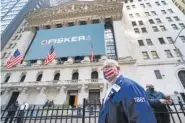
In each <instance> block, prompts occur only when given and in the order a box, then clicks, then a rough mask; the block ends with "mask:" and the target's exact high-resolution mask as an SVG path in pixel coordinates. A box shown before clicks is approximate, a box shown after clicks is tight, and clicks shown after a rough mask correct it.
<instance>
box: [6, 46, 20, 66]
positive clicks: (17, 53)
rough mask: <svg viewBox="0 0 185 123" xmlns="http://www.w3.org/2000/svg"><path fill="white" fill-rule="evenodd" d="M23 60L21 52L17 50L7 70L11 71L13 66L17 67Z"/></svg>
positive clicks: (9, 61)
mask: <svg viewBox="0 0 185 123" xmlns="http://www.w3.org/2000/svg"><path fill="white" fill-rule="evenodd" d="M22 60H23V56H22V55H21V53H20V52H19V50H18V49H17V50H16V51H15V52H14V54H13V56H11V57H10V59H9V60H8V62H7V68H8V69H10V68H12V67H13V66H15V65H17V64H18V63H21V61H22Z"/></svg>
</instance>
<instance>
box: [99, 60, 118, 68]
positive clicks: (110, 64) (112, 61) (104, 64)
mask: <svg viewBox="0 0 185 123" xmlns="http://www.w3.org/2000/svg"><path fill="white" fill-rule="evenodd" d="M105 66H116V67H119V64H118V62H117V61H115V60H112V59H107V60H106V61H104V63H103V67H105Z"/></svg>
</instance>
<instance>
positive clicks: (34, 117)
mask: <svg viewBox="0 0 185 123" xmlns="http://www.w3.org/2000/svg"><path fill="white" fill-rule="evenodd" d="M184 107H185V104H182V103H181V104H172V105H167V108H168V111H167V112H155V114H156V115H163V114H168V115H169V116H170V119H171V123H185V108H184ZM99 110H100V104H88V103H87V102H86V101H85V99H84V102H83V105H81V106H78V107H70V106H66V105H54V106H51V107H44V106H38V105H33V106H31V108H29V109H27V110H20V108H19V109H18V110H16V111H15V110H14V111H13V110H12V111H9V110H5V108H2V109H1V123H97V122H98V116H99ZM7 120H9V122H6V121H7ZM10 120H12V122H11V121H10ZM158 123H162V122H161V121H158Z"/></svg>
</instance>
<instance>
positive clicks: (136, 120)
mask: <svg viewBox="0 0 185 123" xmlns="http://www.w3.org/2000/svg"><path fill="white" fill-rule="evenodd" d="M103 74H104V78H105V79H106V81H107V83H108V84H109V85H110V88H109V89H108V91H107V94H106V96H105V98H104V102H103V106H102V108H101V110H100V115H99V120H98V123H156V119H155V116H154V114H153V112H152V109H151V107H150V104H149V102H148V100H147V96H146V92H145V91H144V89H143V88H142V87H141V86H140V85H139V84H138V83H136V82H135V81H133V80H131V79H128V78H126V77H124V76H123V75H120V67H119V65H118V62H117V61H115V60H106V61H105V62H104V64H103Z"/></svg>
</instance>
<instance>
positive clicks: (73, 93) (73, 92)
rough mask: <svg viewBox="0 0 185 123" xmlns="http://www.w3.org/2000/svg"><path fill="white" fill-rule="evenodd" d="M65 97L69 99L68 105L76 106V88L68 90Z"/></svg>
mask: <svg viewBox="0 0 185 123" xmlns="http://www.w3.org/2000/svg"><path fill="white" fill-rule="evenodd" d="M67 99H68V101H69V105H70V106H72V107H76V106H77V102H78V91H77V90H69V91H68V96H67Z"/></svg>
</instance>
